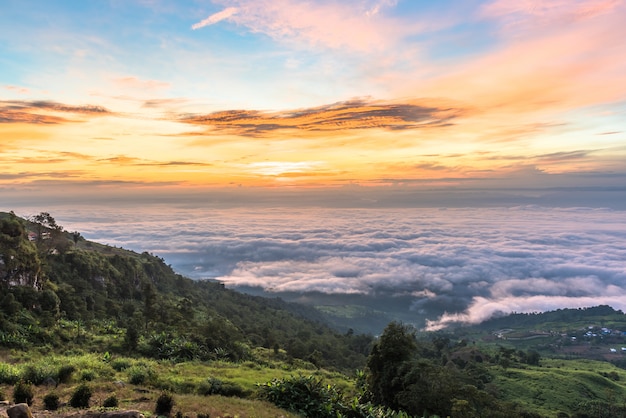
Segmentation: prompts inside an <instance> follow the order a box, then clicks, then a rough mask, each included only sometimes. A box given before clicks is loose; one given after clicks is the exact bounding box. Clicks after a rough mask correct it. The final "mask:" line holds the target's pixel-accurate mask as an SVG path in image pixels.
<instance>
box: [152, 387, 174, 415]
mask: <svg viewBox="0 0 626 418" xmlns="http://www.w3.org/2000/svg"><path fill="white" fill-rule="evenodd" d="M172 408H174V397H173V396H172V395H171V394H169V393H167V392H162V393H161V395H159V398H158V399H157V401H156V407H155V408H154V412H155V413H156V414H157V415H169V414H170V412H172Z"/></svg>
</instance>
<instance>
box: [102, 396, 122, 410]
mask: <svg viewBox="0 0 626 418" xmlns="http://www.w3.org/2000/svg"><path fill="white" fill-rule="evenodd" d="M118 405H119V402H118V400H117V396H115V395H111V396H109V397H108V398H106V399H105V400H104V401H103V402H102V406H103V407H105V408H117V407H118Z"/></svg>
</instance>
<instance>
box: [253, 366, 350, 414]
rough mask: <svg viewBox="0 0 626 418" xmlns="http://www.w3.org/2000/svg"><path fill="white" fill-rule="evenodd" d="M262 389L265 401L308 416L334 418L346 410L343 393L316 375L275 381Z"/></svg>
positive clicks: (261, 387)
mask: <svg viewBox="0 0 626 418" xmlns="http://www.w3.org/2000/svg"><path fill="white" fill-rule="evenodd" d="M259 389H260V394H261V396H262V397H263V398H265V399H267V400H268V401H270V402H272V403H273V404H275V405H277V406H279V407H281V408H285V409H287V410H289V411H293V412H296V413H298V414H300V415H303V416H305V417H312V418H317V417H319V418H335V417H337V416H338V414H340V413H341V412H342V411H343V410H345V407H344V406H343V404H342V401H343V397H342V394H341V392H339V391H338V390H337V389H336V388H335V387H334V386H332V385H327V384H325V383H324V382H323V381H322V379H317V378H315V377H314V376H306V377H305V376H297V377H291V378H289V379H274V380H272V381H271V382H267V383H265V384H263V385H260V386H259Z"/></svg>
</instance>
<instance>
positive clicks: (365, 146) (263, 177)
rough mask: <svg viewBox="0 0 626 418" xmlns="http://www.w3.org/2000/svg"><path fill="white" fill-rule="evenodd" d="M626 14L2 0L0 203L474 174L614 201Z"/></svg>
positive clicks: (332, 0)
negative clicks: (52, 197) (1, 200)
mask: <svg viewBox="0 0 626 418" xmlns="http://www.w3.org/2000/svg"><path fill="white" fill-rule="evenodd" d="M625 22H626V1H622V0H552V1H539V0H515V1H512V0H491V1H471V0H467V1H466V0H440V1H422V0H419V1H418V0H404V1H403V0H320V1H298V0H212V1H211V0H194V1H171V0H168V1H166V0H135V1H126V0H94V1H78V0H55V1H49V0H41V1H34V0H2V6H1V10H0V193H2V194H3V195H4V196H5V198H4V199H5V202H4V204H3V205H2V206H3V207H2V208H0V209H4V210H8V209H11V208H10V207H4V206H8V204H7V200H8V201H10V200H11V199H13V200H14V201H16V202H17V201H21V200H20V199H22V200H23V199H36V198H38V197H41V196H48V195H55V196H59V195H62V196H64V198H67V199H72V198H77V199H78V198H79V197H80V198H89V197H90V196H91V197H102V196H107V197H111V196H115V197H117V198H119V199H120V200H122V201H123V200H124V199H133V198H134V197H137V196H153V195H159V196H183V195H185V194H186V193H187V194H188V195H189V196H192V195H197V194H198V193H203V194H207V195H210V194H211V193H216V195H219V196H222V197H223V196H225V195H224V194H228V193H232V194H233V196H235V195H236V196H250V197H251V196H262V195H263V194H264V193H268V194H274V195H277V196H280V193H286V195H285V196H289V193H293V192H298V193H304V194H307V193H308V194H309V195H310V196H318V197H320V196H339V195H345V194H346V193H356V195H357V197H358V199H361V200H362V201H367V199H366V198H368V197H371V198H372V199H373V201H378V200H380V199H388V200H390V201H394V199H396V201H400V200H401V201H402V202H403V203H402V204H410V203H411V202H412V201H413V203H415V202H418V201H419V200H420V197H421V196H422V197H424V198H426V196H431V195H429V193H430V194H432V193H438V192H441V193H444V194H446V196H447V193H448V192H450V193H451V192H459V193H462V192H463V191H466V192H467V191H472V190H480V191H481V193H483V194H485V193H487V192H485V191H494V192H495V191H497V192H498V193H505V194H507V195H508V196H526V197H530V198H532V197H536V196H539V195H541V194H542V193H548V192H549V193H557V192H558V193H566V194H567V192H568V191H569V192H571V193H574V194H576V193H582V194H584V193H593V192H596V191H602V192H603V193H604V194H602V197H603V198H607V199H608V200H607V202H609V203H608V204H607V205H608V206H610V202H615V201H619V200H620V199H622V200H623V197H624V195H625V193H626V189H625V188H624V185H626V42H625V41H624V40H625V39H626V24H625ZM363 191H365V192H363ZM220 193H222V194H220ZM421 193H422V194H421ZM229 196H230V195H229ZM398 196H402V197H401V198H400V197H398ZM431 197H432V196H431ZM329 199H331V200H332V198H329ZM432 199H435V200H436V197H432ZM589 200H590V201H594V198H593V196H592V197H590V198H589ZM407 202H408V203H407ZM565 202H566V203H567V202H569V201H565ZM575 203H577V204H578V203H579V202H575Z"/></svg>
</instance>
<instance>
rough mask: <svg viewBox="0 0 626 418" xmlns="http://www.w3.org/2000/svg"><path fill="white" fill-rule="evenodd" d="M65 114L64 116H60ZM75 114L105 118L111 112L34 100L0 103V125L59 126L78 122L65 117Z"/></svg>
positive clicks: (99, 108)
mask: <svg viewBox="0 0 626 418" xmlns="http://www.w3.org/2000/svg"><path fill="white" fill-rule="evenodd" d="M59 114H63V115H64V116H60V115H59ZM66 114H73V115H76V116H80V117H83V118H84V117H85V116H90V117H93V116H103V115H109V114H111V112H110V111H109V110H107V109H106V108H104V107H102V106H94V105H84V106H72V105H66V104H62V103H57V102H51V101H44V100H33V101H22V100H8V101H0V123H26V124H36V125H39V124H59V123H65V122H76V121H77V120H76V119H68V118H67V117H66V116H65V115H66Z"/></svg>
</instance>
